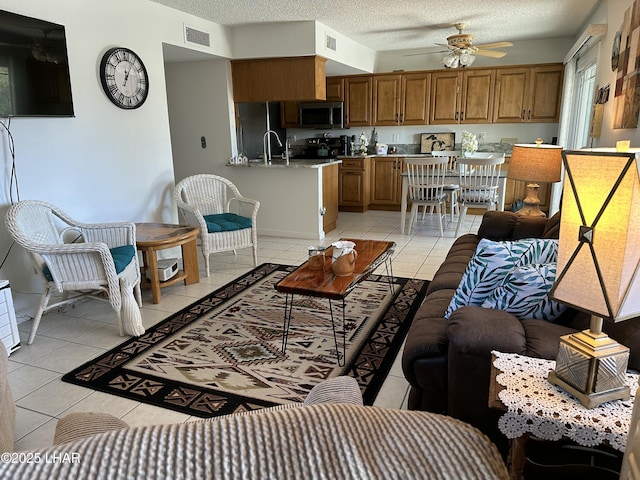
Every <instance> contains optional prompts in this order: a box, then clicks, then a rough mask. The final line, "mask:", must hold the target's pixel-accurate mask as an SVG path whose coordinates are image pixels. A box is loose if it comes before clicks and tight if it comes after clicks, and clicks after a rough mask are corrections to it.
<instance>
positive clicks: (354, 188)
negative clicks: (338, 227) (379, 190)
mask: <svg viewBox="0 0 640 480" xmlns="http://www.w3.org/2000/svg"><path fill="white" fill-rule="evenodd" d="M370 165H371V158H369V157H363V158H349V159H343V160H342V163H341V164H340V172H339V180H338V205H339V209H340V210H341V211H343V212H366V211H367V210H368V209H369V202H370V198H371V195H370V183H371V181H370V179H369V178H370V176H369V174H370V171H371V167H370Z"/></svg>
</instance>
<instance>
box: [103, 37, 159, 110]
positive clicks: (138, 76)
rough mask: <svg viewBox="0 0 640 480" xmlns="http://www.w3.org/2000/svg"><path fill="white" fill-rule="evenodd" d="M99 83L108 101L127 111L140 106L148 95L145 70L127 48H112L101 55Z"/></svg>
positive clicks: (138, 58)
mask: <svg viewBox="0 0 640 480" xmlns="http://www.w3.org/2000/svg"><path fill="white" fill-rule="evenodd" d="M100 82H101V83H102V88H103V89H104V92H105V93H106V94H107V97H108V98H109V100H111V101H112V102H113V103H114V104H115V105H117V106H118V107H120V108H124V109H127V110H131V109H134V108H138V107H139V106H141V105H142V104H143V103H144V101H145V100H146V99H147V94H148V93H149V77H148V76H147V69H146V68H145V66H144V64H143V63H142V60H140V57H139V56H138V55H137V54H136V53H134V52H133V51H131V50H129V49H128V48H123V47H118V48H112V49H110V50H108V51H107V52H106V53H105V54H104V55H103V57H102V61H101V62H100Z"/></svg>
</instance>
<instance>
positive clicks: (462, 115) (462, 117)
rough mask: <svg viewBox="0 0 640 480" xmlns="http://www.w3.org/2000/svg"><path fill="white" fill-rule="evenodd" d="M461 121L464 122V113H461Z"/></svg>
mask: <svg viewBox="0 0 640 480" xmlns="http://www.w3.org/2000/svg"><path fill="white" fill-rule="evenodd" d="M460 121H461V122H463V121H464V112H460Z"/></svg>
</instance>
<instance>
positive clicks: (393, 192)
mask: <svg viewBox="0 0 640 480" xmlns="http://www.w3.org/2000/svg"><path fill="white" fill-rule="evenodd" d="M403 168H404V162H403V160H402V158H401V157H373V158H372V159H371V203H370V205H369V208H371V209H374V210H400V203H401V198H400V197H401V195H402V170H403Z"/></svg>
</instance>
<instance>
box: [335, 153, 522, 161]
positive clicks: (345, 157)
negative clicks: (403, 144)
mask: <svg viewBox="0 0 640 480" xmlns="http://www.w3.org/2000/svg"><path fill="white" fill-rule="evenodd" d="M478 153H502V152H480V151H479V152H478ZM430 156H431V154H430V153H389V154H387V155H378V154H375V153H371V154H367V155H338V157H337V158H338V160H348V159H350V158H378V157H382V158H385V157H393V158H425V157H430ZM504 158H511V154H510V153H508V154H505V156H504Z"/></svg>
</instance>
